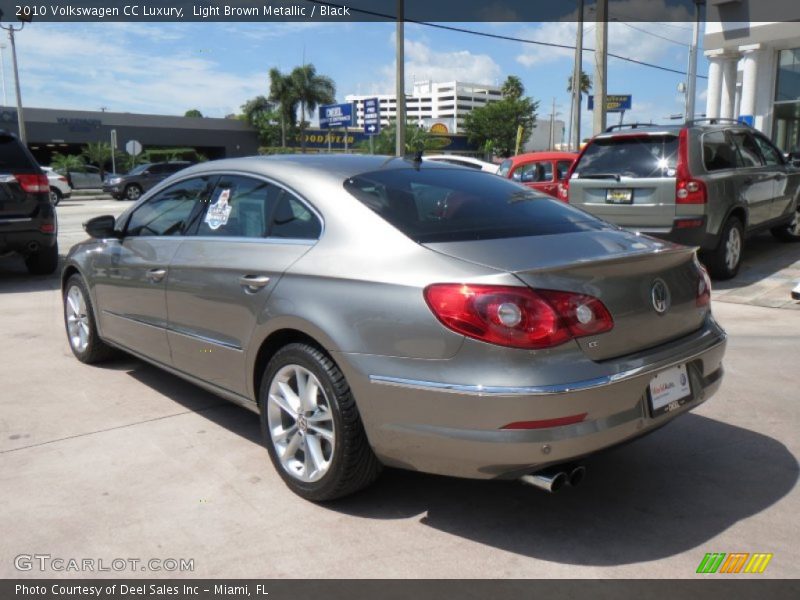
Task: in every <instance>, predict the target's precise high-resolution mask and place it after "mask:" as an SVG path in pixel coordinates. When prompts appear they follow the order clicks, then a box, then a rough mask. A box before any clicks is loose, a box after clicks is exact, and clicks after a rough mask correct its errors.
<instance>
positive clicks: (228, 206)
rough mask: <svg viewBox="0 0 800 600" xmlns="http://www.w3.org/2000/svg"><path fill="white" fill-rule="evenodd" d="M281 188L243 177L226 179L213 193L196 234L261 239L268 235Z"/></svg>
mask: <svg viewBox="0 0 800 600" xmlns="http://www.w3.org/2000/svg"><path fill="white" fill-rule="evenodd" d="M277 191H278V188H276V187H275V186H274V185H272V184H270V183H268V182H266V181H262V180H260V179H253V178H250V177H243V176H240V175H223V176H222V177H220V180H219V183H217V187H216V188H215V189H214V195H213V196H212V198H211V200H210V202H209V204H208V208H207V209H206V211H205V213H204V215H203V218H202V219H201V221H200V225H199V226H198V228H197V234H196V235H201V236H212V237H246V238H261V237H264V236H266V235H267V231H268V225H269V219H270V216H271V214H272V209H273V207H274V205H275V201H276V195H277Z"/></svg>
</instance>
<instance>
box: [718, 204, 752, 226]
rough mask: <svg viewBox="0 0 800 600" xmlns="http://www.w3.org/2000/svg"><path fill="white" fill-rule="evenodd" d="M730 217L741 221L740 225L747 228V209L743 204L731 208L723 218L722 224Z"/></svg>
mask: <svg viewBox="0 0 800 600" xmlns="http://www.w3.org/2000/svg"><path fill="white" fill-rule="evenodd" d="M731 217H733V218H736V219H739V221H741V223H742V226H743V227H744V228H745V229H747V224H748V219H747V210H746V209H745V208H744V207H743V206H735V207H734V208H732V209H731V211H730V212H729V213H728V215H727V216H726V217H725V220H724V221H722V223H723V225H724V224H725V223H727V221H728V219H730V218H731Z"/></svg>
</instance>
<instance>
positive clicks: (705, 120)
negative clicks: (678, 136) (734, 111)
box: [686, 117, 751, 127]
mask: <svg viewBox="0 0 800 600" xmlns="http://www.w3.org/2000/svg"><path fill="white" fill-rule="evenodd" d="M698 123H708V124H709V125H719V124H720V123H734V124H736V125H744V126H745V127H751V125H750V124H749V123H746V122H745V121H740V120H738V119H729V118H727V117H703V118H700V119H691V120H689V121H686V124H687V125H688V126H692V125H697V124H698Z"/></svg>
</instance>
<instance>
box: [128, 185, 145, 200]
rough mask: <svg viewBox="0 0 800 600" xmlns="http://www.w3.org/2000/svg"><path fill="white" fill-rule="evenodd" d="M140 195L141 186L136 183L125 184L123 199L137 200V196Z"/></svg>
mask: <svg viewBox="0 0 800 600" xmlns="http://www.w3.org/2000/svg"><path fill="white" fill-rule="evenodd" d="M141 195H142V188H140V187H139V186H138V185H136V184H131V185H128V186H125V199H126V200H138V199H139V197H140V196H141Z"/></svg>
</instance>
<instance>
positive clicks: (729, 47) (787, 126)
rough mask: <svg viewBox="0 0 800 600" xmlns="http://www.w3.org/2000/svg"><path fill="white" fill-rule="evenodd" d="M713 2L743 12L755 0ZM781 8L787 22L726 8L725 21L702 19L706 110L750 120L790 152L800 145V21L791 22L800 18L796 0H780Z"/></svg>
mask: <svg viewBox="0 0 800 600" xmlns="http://www.w3.org/2000/svg"><path fill="white" fill-rule="evenodd" d="M716 4H717V6H713V7H712V10H720V7H721V8H722V9H724V10H728V11H738V10H742V11H743V12H742V16H744V15H746V14H747V9H748V4H752V5H755V4H756V2H754V1H753V0H750V2H744V1H743V2H735V3H731V2H717V3H716ZM782 10H783V14H782V15H781V16H782V18H785V19H786V22H780V23H778V22H747V21H746V20H745V19H744V18H742V19H741V20H734V19H733V18H732V17H735V15H733V14H725V17H726V18H725V20H724V22H713V21H710V22H708V23H707V24H706V34H705V39H704V47H705V49H706V51H705V55H706V57H707V58H708V60H709V69H708V97H707V100H706V116H707V117H720V118H727V119H738V120H742V121H745V122H748V123H750V124H752V125H753V126H754V127H755V128H756V129H759V130H760V131H762V132H764V133H765V134H767V135H768V136H769V137H770V138H772V140H773V141H774V142H775V143H776V144H777V145H778V146H779V147H780V148H781V149H782V150H783V151H785V152H789V151H791V150H792V149H800V23H798V22H797V21H795V22H794V23H792V22H789V21H790V20H792V19H795V20H800V2H794V3H784V4H783V5H782ZM790 13H791V14H790ZM708 18H709V19H713V18H714V15H713V13H711V14H709V15H708Z"/></svg>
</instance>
